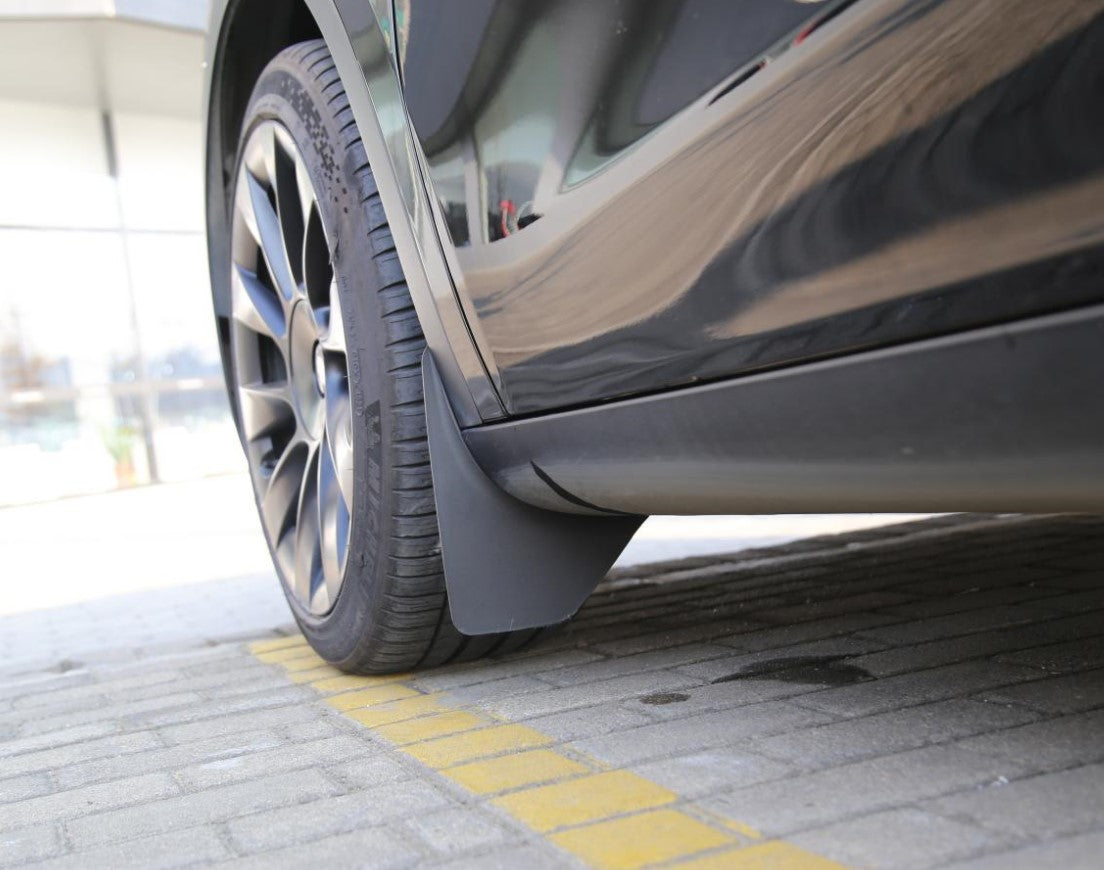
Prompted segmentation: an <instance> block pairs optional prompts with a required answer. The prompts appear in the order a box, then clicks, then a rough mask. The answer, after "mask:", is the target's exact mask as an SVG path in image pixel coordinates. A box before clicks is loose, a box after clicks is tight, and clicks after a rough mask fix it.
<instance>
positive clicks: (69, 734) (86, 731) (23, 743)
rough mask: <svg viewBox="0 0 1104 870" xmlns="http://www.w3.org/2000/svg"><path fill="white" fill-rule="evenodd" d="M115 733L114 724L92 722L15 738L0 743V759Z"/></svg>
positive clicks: (115, 726) (116, 728)
mask: <svg viewBox="0 0 1104 870" xmlns="http://www.w3.org/2000/svg"><path fill="white" fill-rule="evenodd" d="M116 731H118V725H116V724H115V723H114V722H93V723H91V724H88V725H75V726H73V727H72V728H63V729H61V730H58V731H49V732H46V733H43V734H32V735H30V736H27V737H17V738H15V739H13V740H5V741H4V742H3V743H0V758H8V757H10V756H13V755H19V754H21V753H24V752H35V751H37V750H42V749H51V748H53V747H60V746H71V745H73V744H80V742H81V741H83V740H92V739H95V738H97V737H103V736H105V735H107V734H114V733H115V732H116ZM5 764H7V762H5ZM8 769H10V768H8Z"/></svg>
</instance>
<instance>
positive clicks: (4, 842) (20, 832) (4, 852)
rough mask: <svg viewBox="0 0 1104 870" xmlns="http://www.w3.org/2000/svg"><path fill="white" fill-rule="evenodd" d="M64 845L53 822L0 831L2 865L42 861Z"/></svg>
mask: <svg viewBox="0 0 1104 870" xmlns="http://www.w3.org/2000/svg"><path fill="white" fill-rule="evenodd" d="M63 847H64V846H63V843H62V839H61V836H60V835H59V834H58V831H57V826H56V825H53V824H51V823H44V824H41V825H30V826H29V827H26V828H15V829H13V830H9V831H0V867H11V866H15V865H16V864H24V863H26V862H28V861H41V860H42V859H43V858H49V857H50V856H51V855H55V854H57V853H58V852H60V851H61V850H62V849H63Z"/></svg>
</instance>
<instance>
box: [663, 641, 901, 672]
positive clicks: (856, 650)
mask: <svg viewBox="0 0 1104 870" xmlns="http://www.w3.org/2000/svg"><path fill="white" fill-rule="evenodd" d="M883 648H884V644H882V643H880V642H879V641H875V640H870V639H866V638H857V637H827V638H821V639H819V640H813V641H809V642H807V643H799V644H794V645H792V646H786V647H778V648H775V649H771V650H761V651H758V652H751V653H739V654H736V655H733V654H732V650H726V652H727V653H728V654H727V655H726V656H725V657H723V658H711V659H709V660H708V661H699V662H696V663H694V664H690V665H681V666H679V667H677V668H676V670H677V671H678V672H679V673H682V674H688V675H689V676H691V677H698V678H699V679H702V680H708V681H712V680H717V679H721V678H724V677H729V676H732V675H733V674H736V673H738V672H740V671H741V670H743V669H744V668H746V667H748V666H751V665H758V664H761V663H763V662H771V661H776V660H778V659H785V658H794V657H798V656H802V657H804V656H833V657H840V658H848V659H851V658H853V657H855V656H862V655H863V654H864V653H869V652H871V651H873V650H880V649H883ZM849 663H850V662H849Z"/></svg>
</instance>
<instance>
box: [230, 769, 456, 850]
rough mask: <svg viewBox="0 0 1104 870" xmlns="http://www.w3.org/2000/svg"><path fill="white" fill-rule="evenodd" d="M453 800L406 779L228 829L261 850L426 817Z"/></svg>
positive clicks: (274, 812) (233, 824) (252, 818)
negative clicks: (401, 820)
mask: <svg viewBox="0 0 1104 870" xmlns="http://www.w3.org/2000/svg"><path fill="white" fill-rule="evenodd" d="M450 800H451V799H450V798H449V796H448V795H447V794H446V793H445V792H444V791H443V790H441V789H440V788H437V787H435V786H433V785H431V784H429V783H427V782H416V781H411V782H400V783H394V784H390V785H381V786H376V787H374V788H366V789H364V790H363V791H358V792H356V793H355V794H346V795H336V796H332V797H326V798H323V799H318V800H310V801H306V802H299V803H297V804H296V805H295V806H289V807H284V808H282V809H273V810H269V811H267V812H262V813H256V814H253V815H249V816H245V817H243V818H238V819H234V820H232V821H231V822H230V823H229V825H228V827H229V830H230V836H231V838H232V840H233V841H234V843H235V844H236V845H237V846H238V847H239V848H240V849H241V850H242V851H244V852H261V851H267V850H270V849H277V848H281V847H284V846H289V845H292V844H294V843H300V842H304V841H308V840H316V839H321V838H323V837H330V836H333V835H335V834H342V833H345V832H347V831H354V830H359V829H362V828H369V827H373V826H377V825H385V824H386V823H387V822H389V821H393V820H400V819H403V818H406V817H412V816H416V815H417V816H420V815H423V814H425V813H427V812H429V811H431V810H435V809H437V808H440V807H444V806H446V805H448V804H449V803H450Z"/></svg>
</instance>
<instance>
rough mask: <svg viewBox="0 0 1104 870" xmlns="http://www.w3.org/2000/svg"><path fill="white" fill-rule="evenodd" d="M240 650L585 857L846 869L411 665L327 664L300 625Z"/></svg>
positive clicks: (701, 869)
mask: <svg viewBox="0 0 1104 870" xmlns="http://www.w3.org/2000/svg"><path fill="white" fill-rule="evenodd" d="M249 651H250V652H251V653H252V654H253V655H254V656H255V657H256V658H258V659H260V660H261V661H262V662H267V663H269V664H273V665H277V666H279V667H281V668H283V669H284V671H285V672H286V673H287V675H288V677H289V678H290V679H291V680H293V681H294V682H297V683H305V684H307V685H310V686H311V687H312V688H314V689H315V690H316V691H317V692H318V693H319V694H320V695H321V696H325V702H326V703H327V704H328V705H329V706H331V707H333V708H334V709H335V710H338V711H339V712H340V713H342V715H344V716H348V717H349V718H350V719H353V720H355V721H357V722H359V723H360V724H361V725H363V726H364V727H366V728H369V729H370V730H371V731H372V732H373V733H374V734H376V735H377V736H379V737H381V738H382V739H384V740H386V741H388V742H389V743H391V744H392V745H393V746H394V747H395V749H396V751H398V752H403V753H405V754H407V755H409V756H410V757H411V758H415V759H417V760H418V761H420V762H421V763H422V764H424V765H426V766H427V767H429V768H431V769H432V770H434V771H436V772H437V773H440V774H441V775H443V776H445V777H447V778H448V779H450V780H452V781H453V782H455V783H457V784H458V785H459V786H461V787H462V788H464V789H466V790H467V791H468V792H470V793H471V794H474V795H478V796H481V797H482V796H489V797H490V798H491V803H492V804H493V805H494V806H496V807H498V808H499V809H501V810H503V811H504V812H506V813H508V814H509V815H511V816H513V817H514V818H515V819H517V820H518V821H520V822H522V823H523V824H525V825H527V826H528V827H529V828H531V829H532V830H534V831H537V832H538V833H541V834H543V835H545V836H546V837H547V839H548V840H549V842H551V843H553V844H555V845H556V846H558V847H559V848H561V849H563V850H564V851H565V852H568V853H570V854H572V855H574V856H575V857H576V858H579V859H581V860H582V861H584V862H585V863H586V864H588V865H590V866H592V867H597V868H603V870H636V868H642V867H650V866H653V865H656V864H663V865H664V866H665V867H666V866H671V867H678V868H680V870H681V868H685V870H721V868H724V870H846V868H844V867H843V865H841V864H837V863H836V862H834V861H829V860H828V859H827V858H822V857H821V856H819V855H815V854H813V853H812V852H808V851H806V850H805V849H802V848H800V847H799V846H795V845H793V844H791V843H787V842H785V841H783V840H764V839H763V836H762V834H760V833H759V832H758V831H756V830H755V829H754V828H751V827H750V826H748V825H745V824H743V823H742V822H738V821H736V820H732V819H717V818H715V817H714V816H712V815H711V814H709V813H706V812H703V811H701V810H698V809H696V808H694V807H693V806H690V805H688V804H686V803H685V802H684V801H683V800H682V798H681V797H680V796H679V795H677V794H675V793H674V792H672V791H670V790H668V789H666V788H663V787H662V786H660V785H657V784H656V783H654V782H651V781H650V780H647V779H645V778H644V777H641V776H638V775H636V774H635V773H632V772H630V771H627V770H610V769H608V767H606V766H605V765H602V764H601V763H600V762H598V761H596V760H594V759H592V758H588V757H586V756H583V755H581V754H579V753H574V752H571V751H570V747H565V746H556V745H555V743H556V741H555V740H554V739H553V738H552V737H549V736H548V735H547V734H542V733H541V732H540V731H536V730H535V729H533V728H529V727H527V726H525V725H519V724H517V723H513V722H506V721H503V720H502V719H500V718H498V717H497V716H493V715H491V714H490V713H487V712H485V711H482V710H473V709H458V708H457V707H456V706H454V705H452V704H450V703H449V702H448V700H447V699H446V698H445V696H444V695H442V694H438V693H428V692H423V691H421V690H420V689H418V688H416V687H415V686H414V685H413V684H412V680H413V678H412V677H411V676H410V675H408V674H401V675H396V676H387V677H354V676H349V675H347V674H342V673H341V672H340V671H337V670H336V669H335V668H333V667H331V666H330V665H327V664H326V663H325V662H324V661H322V659H321V658H319V657H318V656H317V655H316V654H315V653H314V652H313V651H312V650H311V648H310V647H309V646H308V645H307V642H306V640H305V639H304V638H303V637H302V636H301V635H296V636H292V637H283V638H277V639H275V640H266V641H258V642H257V643H253V644H250V646H249Z"/></svg>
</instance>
